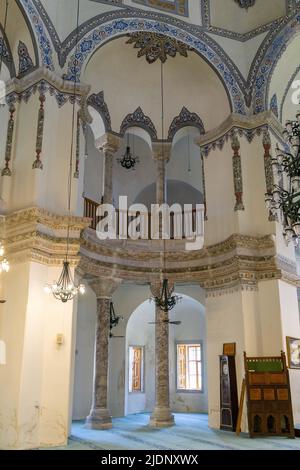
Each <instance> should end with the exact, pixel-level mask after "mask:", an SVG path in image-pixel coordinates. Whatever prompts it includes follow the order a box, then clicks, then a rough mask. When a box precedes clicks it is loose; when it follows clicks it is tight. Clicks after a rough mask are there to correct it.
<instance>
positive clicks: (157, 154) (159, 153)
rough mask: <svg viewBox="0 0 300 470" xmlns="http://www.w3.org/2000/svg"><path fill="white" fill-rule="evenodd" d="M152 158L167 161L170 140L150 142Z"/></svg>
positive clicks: (170, 147)
mask: <svg viewBox="0 0 300 470" xmlns="http://www.w3.org/2000/svg"><path fill="white" fill-rule="evenodd" d="M152 152H153V159H154V160H155V161H164V162H165V163H168V161H169V160H170V158H171V152H172V143H171V142H154V143H153V144H152Z"/></svg>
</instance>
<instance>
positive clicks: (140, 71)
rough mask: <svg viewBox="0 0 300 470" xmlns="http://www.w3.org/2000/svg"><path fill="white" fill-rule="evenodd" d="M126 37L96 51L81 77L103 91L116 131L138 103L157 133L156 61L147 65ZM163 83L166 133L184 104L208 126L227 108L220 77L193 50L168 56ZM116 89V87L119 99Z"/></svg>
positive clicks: (219, 119)
mask: <svg viewBox="0 0 300 470" xmlns="http://www.w3.org/2000/svg"><path fill="white" fill-rule="evenodd" d="M126 41H127V38H119V39H114V40H113V41H110V42H108V43H107V44H105V45H104V46H103V47H101V48H100V49H99V50H98V51H96V52H95V53H94V55H93V56H92V57H91V59H90V61H89V63H88V65H87V67H86V69H85V72H84V74H83V77H82V79H83V81H84V82H85V83H88V84H90V85H91V87H92V88H91V93H98V92H99V91H100V90H103V91H104V97H105V101H106V103H107V106H108V109H109V111H110V115H111V120H112V129H113V130H114V131H116V132H119V130H120V126H121V123H122V121H123V119H124V118H125V116H127V114H129V113H133V112H134V111H135V110H136V109H137V108H138V106H141V108H142V110H143V112H144V113H145V114H146V115H147V116H149V117H150V118H151V119H152V121H153V123H154V125H155V127H156V129H157V132H158V135H159V137H161V71H160V62H159V61H157V62H155V63H154V64H152V65H149V64H148V63H147V62H146V59H145V58H140V59H138V58H137V50H136V49H135V48H134V47H133V45H130V44H126ZM103 64H105V67H103ZM164 89H165V96H164V104H165V118H164V138H166V136H167V132H168V129H169V126H170V124H171V122H172V120H173V118H174V117H175V116H178V114H179V113H180V111H181V109H182V107H183V106H186V107H187V108H188V109H189V111H190V112H195V113H197V114H198V115H199V116H201V118H202V120H203V123H204V126H205V129H207V130H209V129H212V128H214V127H216V126H217V125H219V124H220V123H221V122H222V121H223V120H224V119H225V118H226V117H227V116H228V114H229V113H230V106H229V102H228V97H227V93H226V91H225V89H224V87H223V84H222V82H221V81H220V79H219V77H218V76H217V75H216V74H215V73H214V71H213V70H212V69H211V68H210V66H209V65H208V64H207V63H206V62H205V61H204V60H202V59H201V58H200V57H199V56H198V55H196V54H194V53H189V57H188V58H185V57H182V56H179V55H177V56H176V58H175V59H172V60H167V62H166V63H165V65H164ZM116 90H119V93H118V95H117V99H116ZM128 97H130V99H128ZM216 109H217V110H218V112H216Z"/></svg>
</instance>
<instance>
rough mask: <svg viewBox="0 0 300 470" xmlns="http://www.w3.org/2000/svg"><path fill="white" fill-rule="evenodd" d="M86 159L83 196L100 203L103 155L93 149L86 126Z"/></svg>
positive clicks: (90, 133) (93, 145) (93, 144)
mask: <svg viewBox="0 0 300 470" xmlns="http://www.w3.org/2000/svg"><path fill="white" fill-rule="evenodd" d="M86 136H87V146H86V150H87V158H85V159H84V196H85V197H87V198H88V199H91V200H92V201H95V202H99V203H100V202H101V197H102V195H103V167H104V164H103V154H102V152H100V151H99V150H98V149H96V147H95V138H94V134H93V132H92V130H91V129H90V127H89V126H87V131H86Z"/></svg>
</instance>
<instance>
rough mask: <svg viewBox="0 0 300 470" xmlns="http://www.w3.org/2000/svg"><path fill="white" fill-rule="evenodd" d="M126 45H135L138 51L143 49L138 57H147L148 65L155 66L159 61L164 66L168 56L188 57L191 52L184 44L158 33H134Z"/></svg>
mask: <svg viewBox="0 0 300 470" xmlns="http://www.w3.org/2000/svg"><path fill="white" fill-rule="evenodd" d="M126 44H134V47H135V48H136V49H141V50H140V51H139V52H138V57H143V56H145V57H146V60H147V62H148V64H153V63H154V62H156V61H157V60H161V61H162V63H163V64H164V63H165V62H166V60H167V58H168V56H170V57H175V56H176V54H177V53H178V54H180V55H182V56H184V57H187V56H188V51H189V50H191V49H190V48H189V47H188V46H187V45H185V44H184V43H182V42H180V41H177V40H176V39H174V38H170V37H169V36H165V35H164V34H158V33H145V32H138V33H132V34H130V35H129V39H128V41H127V43H126Z"/></svg>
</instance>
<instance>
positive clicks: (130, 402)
mask: <svg viewBox="0 0 300 470" xmlns="http://www.w3.org/2000/svg"><path fill="white" fill-rule="evenodd" d="M175 291H176V294H178V295H180V297H181V301H180V302H179V303H178V304H177V305H176V306H175V307H174V309H173V310H172V311H171V312H170V320H171V321H172V320H176V321H181V322H182V323H181V325H180V326H176V325H172V324H171V325H170V328H169V346H170V345H171V347H169V364H170V390H169V391H170V404H171V407H172V411H174V412H184V411H191V412H207V408H208V405H207V400H208V393H207V354H206V344H207V335H206V315H205V308H204V305H203V303H201V302H200V300H198V299H196V298H195V296H193V295H190V294H192V292H188V293H182V292H181V288H179V286H178V289H176V290H175ZM183 291H185V289H183ZM151 322H155V306H154V303H153V302H151V303H149V300H145V301H144V302H142V303H140V304H139V305H138V306H137V307H136V309H135V310H133V311H132V312H131V314H130V316H129V318H128V322H127V326H126V368H125V383H126V386H125V414H131V413H137V412H145V411H148V412H152V411H153V408H154V404H155V387H154V385H155V381H154V375H153V374H154V370H155V349H154V348H155V325H153V324H149V323H151ZM194 341H197V342H198V341H199V342H200V344H201V345H202V377H203V379H204V384H203V385H204V386H203V389H202V390H201V391H195V392H194V391H193V393H187V394H185V395H184V396H183V395H180V392H178V390H177V376H176V375H177V374H176V369H177V367H176V355H177V351H176V349H177V347H176V345H177V344H178V343H187V344H188V343H192V342H194ZM129 346H140V347H144V348H145V354H144V364H143V366H144V385H145V387H144V391H143V392H142V393H138V394H136V393H133V394H130V393H128V389H129V387H128V384H129Z"/></svg>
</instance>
